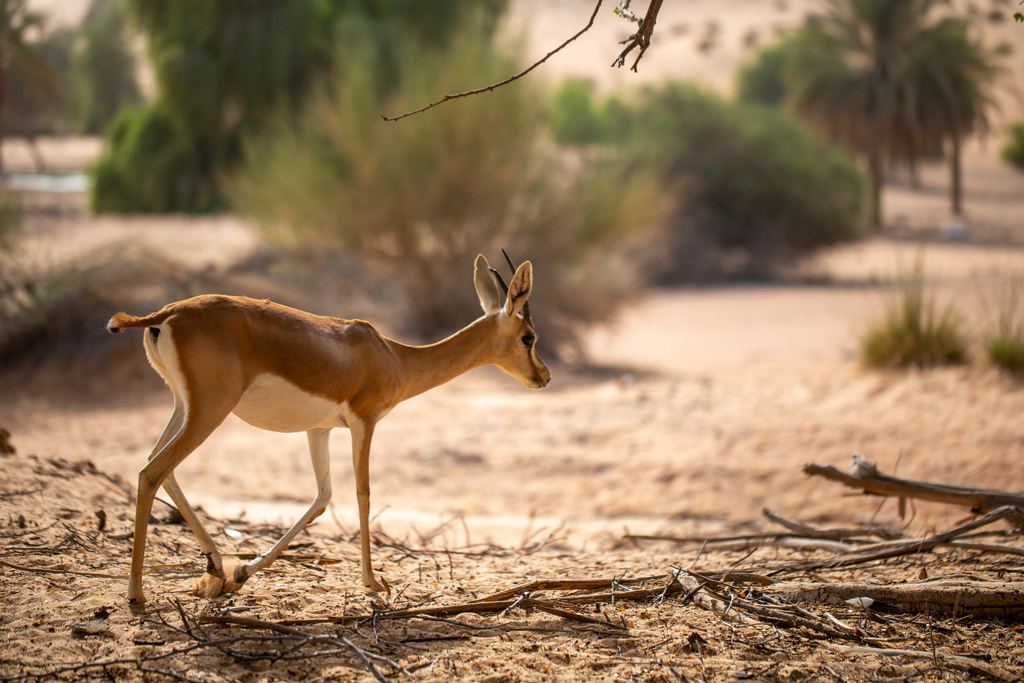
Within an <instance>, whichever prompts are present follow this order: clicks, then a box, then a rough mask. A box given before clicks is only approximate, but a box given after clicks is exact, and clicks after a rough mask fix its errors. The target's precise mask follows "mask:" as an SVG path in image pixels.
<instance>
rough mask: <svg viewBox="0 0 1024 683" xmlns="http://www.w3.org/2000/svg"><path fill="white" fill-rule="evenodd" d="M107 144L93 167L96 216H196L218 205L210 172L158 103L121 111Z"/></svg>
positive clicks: (93, 194) (93, 206)
mask: <svg viewBox="0 0 1024 683" xmlns="http://www.w3.org/2000/svg"><path fill="white" fill-rule="evenodd" d="M106 143H107V144H106V148H107V152H106V154H105V155H104V156H103V157H101V158H100V160H99V161H98V162H97V163H96V165H95V166H94V167H93V169H92V175H93V182H92V193H91V195H90V200H91V208H92V210H93V211H94V212H96V213H143V212H152V213H169V212H188V211H193V212H194V211H211V210H213V209H215V208H217V207H218V206H219V205H220V204H219V195H218V193H217V189H216V187H215V185H214V181H213V178H212V177H211V176H210V173H209V169H208V168H205V167H203V166H202V165H201V164H200V163H199V161H198V159H197V157H196V155H195V154H194V153H193V150H192V147H191V145H190V144H189V143H188V141H187V140H186V139H184V138H183V137H182V136H181V135H180V132H179V130H178V128H177V127H175V125H174V124H173V122H172V120H171V117H170V115H169V114H168V113H167V111H166V110H165V109H164V107H162V106H161V105H160V102H155V103H153V104H152V105H150V106H148V107H145V108H141V109H140V108H128V109H122V110H121V111H120V113H118V115H117V116H116V117H115V118H114V120H113V122H112V123H111V124H110V127H109V128H108V129H107V134H106Z"/></svg>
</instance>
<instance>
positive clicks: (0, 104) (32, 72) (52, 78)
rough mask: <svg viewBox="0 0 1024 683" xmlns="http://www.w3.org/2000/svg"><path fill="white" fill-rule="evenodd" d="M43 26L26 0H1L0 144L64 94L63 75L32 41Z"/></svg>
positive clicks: (38, 16) (0, 169)
mask: <svg viewBox="0 0 1024 683" xmlns="http://www.w3.org/2000/svg"><path fill="white" fill-rule="evenodd" d="M43 25H44V17H43V15H41V14H38V13H36V12H30V11H29V10H28V7H27V2H26V0H0V144H2V143H3V138H4V136H5V135H7V134H9V132H11V131H15V130H18V131H23V130H25V128H26V127H27V125H28V123H29V120H30V118H31V117H33V116H34V115H35V114H37V113H38V112H39V111H40V110H41V109H44V108H45V107H46V106H48V105H49V104H50V103H53V102H55V101H56V100H57V98H58V97H59V95H60V74H59V73H58V72H57V70H56V69H55V68H54V66H53V65H52V64H51V63H50V62H49V61H47V60H46V59H45V58H44V57H43V56H42V54H41V53H40V50H39V47H38V44H36V43H33V42H31V41H30V38H31V37H32V36H33V34H35V35H36V36H38V35H40V34H41V32H42V30H43ZM2 171H3V169H2V167H0V172H2Z"/></svg>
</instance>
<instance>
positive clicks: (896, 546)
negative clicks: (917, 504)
mask: <svg viewBox="0 0 1024 683" xmlns="http://www.w3.org/2000/svg"><path fill="white" fill-rule="evenodd" d="M1015 514H1019V511H1018V510H1017V509H1016V508H1015V507H1012V506H1006V507H1001V508H998V509H996V510H993V511H992V512H989V513H988V514H987V515H983V516H981V517H979V518H977V519H975V520H972V521H970V522H968V523H966V524H962V525H960V526H958V527H956V528H955V529H950V530H949V531H946V532H943V533H941V534H936V535H934V536H930V537H929V538H921V539H910V540H906V541H888V542H885V543H878V544H875V545H873V546H868V547H866V548H861V549H859V550H858V551H857V552H855V553H849V554H846V555H840V556H838V557H836V558H833V559H831V560H816V561H814V562H805V563H803V564H800V565H797V566H795V567H793V569H796V570H798V571H808V570H812V569H824V568H826V567H843V566H848V565H851V564H862V563H864V562H871V561H873V560H882V559H886V558H889V557H897V556H899V555H908V554H916V553H921V552H926V551H929V550H932V549H934V548H936V547H938V546H940V545H956V544H955V543H953V541H954V539H956V538H957V537H958V536H962V535H964V534H966V533H968V532H970V531H974V530H975V529H978V528H980V527H983V526H986V525H988V524H991V523H992V522H995V521H998V520H1000V519H1003V518H1005V517H1010V516H1013V515H1015ZM970 545H972V546H977V545H985V546H986V549H987V551H988V552H993V551H1001V552H1006V553H1009V554H1012V555H1021V554H1024V549H1021V548H1016V547H1014V546H1005V545H998V544H994V543H991V544H973V543H972V544H970Z"/></svg>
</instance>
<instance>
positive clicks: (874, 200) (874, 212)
mask: <svg viewBox="0 0 1024 683" xmlns="http://www.w3.org/2000/svg"><path fill="white" fill-rule="evenodd" d="M868 175H869V176H870V177H871V225H872V227H874V228H875V229H876V230H877V229H878V228H880V227H882V158H881V155H880V154H879V153H878V148H877V147H876V146H875V145H872V146H871V147H870V148H869V149H868Z"/></svg>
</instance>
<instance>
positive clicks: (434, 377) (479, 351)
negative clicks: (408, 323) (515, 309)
mask: <svg viewBox="0 0 1024 683" xmlns="http://www.w3.org/2000/svg"><path fill="white" fill-rule="evenodd" d="M495 324H496V320H495V319H494V316H493V315H491V316H484V317H482V318H478V319H477V320H476V321H474V322H473V323H471V324H469V325H468V326H466V327H464V328H462V329H461V330H459V331H458V332H456V333H455V334H453V335H452V336H450V337H448V338H446V339H442V340H441V341H439V342H437V343H435V344H429V345H427V346H410V345H407V344H402V343H400V342H396V341H394V340H391V339H389V340H388V344H389V345H390V346H391V348H392V351H393V352H394V354H395V357H396V358H397V359H398V363H399V368H400V371H401V374H402V377H403V379H404V390H403V391H402V397H401V400H403V401H404V400H405V399H407V398H412V397H413V396H417V395H419V394H422V393H423V392H424V391H428V390H429V389H433V388H434V387H436V386H440V385H442V384H444V383H445V382H448V381H450V380H453V379H455V378H456V377H458V376H459V375H461V374H463V373H464V372H467V371H469V370H472V369H473V368H478V367H480V366H481V365H488V364H490V363H491V362H493V360H492V354H491V345H490V344H489V343H488V340H487V337H490V336H493V334H494V326H495Z"/></svg>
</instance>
